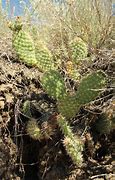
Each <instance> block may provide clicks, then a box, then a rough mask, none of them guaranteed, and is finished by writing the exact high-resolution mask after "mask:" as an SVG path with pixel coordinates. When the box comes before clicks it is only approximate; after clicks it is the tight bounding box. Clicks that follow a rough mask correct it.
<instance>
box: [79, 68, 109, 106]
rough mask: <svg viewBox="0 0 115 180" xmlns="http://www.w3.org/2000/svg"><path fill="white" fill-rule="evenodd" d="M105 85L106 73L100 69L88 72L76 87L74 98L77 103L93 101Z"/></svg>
mask: <svg viewBox="0 0 115 180" xmlns="http://www.w3.org/2000/svg"><path fill="white" fill-rule="evenodd" d="M105 86H106V75H105V73H104V72H102V71H97V72H93V73H90V74H89V75H87V76H86V77H84V78H83V79H82V80H81V82H80V85H79V87H78V90H77V93H76V98H77V101H78V103H79V104H81V105H82V104H86V103H89V102H90V101H93V100H94V99H95V98H96V97H97V96H98V95H99V94H100V92H102V90H103V89H104V88H105Z"/></svg>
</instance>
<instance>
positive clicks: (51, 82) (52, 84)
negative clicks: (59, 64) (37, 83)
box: [41, 70, 66, 99]
mask: <svg viewBox="0 0 115 180" xmlns="http://www.w3.org/2000/svg"><path fill="white" fill-rule="evenodd" d="M41 82H42V86H43V88H44V90H46V92H47V93H48V94H49V95H50V96H51V97H53V98H55V99H61V98H62V97H63V95H64V94H66V88H65V84H64V80H63V78H62V76H61V75H60V73H59V72H58V71H55V70H50V71H48V72H46V73H45V74H44V75H43V77H42V78H41Z"/></svg>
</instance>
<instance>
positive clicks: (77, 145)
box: [57, 115, 83, 166]
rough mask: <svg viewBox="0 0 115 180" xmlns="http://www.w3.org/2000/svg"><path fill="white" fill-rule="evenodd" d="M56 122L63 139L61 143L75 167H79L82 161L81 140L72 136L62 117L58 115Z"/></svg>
mask: <svg viewBox="0 0 115 180" xmlns="http://www.w3.org/2000/svg"><path fill="white" fill-rule="evenodd" d="M57 122H58V125H59V127H60V129H61V131H62V133H63V134H64V137H65V138H64V141H63V143H64V146H65V148H66V150H67V153H68V154H69V156H70V157H71V158H72V160H73V162H74V163H75V164H76V165H77V166H81V165H82V161H83V159H82V151H83V143H82V141H81V139H80V138H78V137H77V136H74V134H73V132H72V130H71V128H70V126H69V125H68V123H67V121H66V120H65V118H64V117H63V116H62V115H59V116H58V117H57Z"/></svg>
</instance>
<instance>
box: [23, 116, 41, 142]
mask: <svg viewBox="0 0 115 180" xmlns="http://www.w3.org/2000/svg"><path fill="white" fill-rule="evenodd" d="M26 131H27V134H28V135H29V136H30V137H31V138H33V139H35V140H40V139H41V130H40V128H39V127H38V124H37V121H36V120H35V119H31V120H29V121H28V123H27V127H26Z"/></svg>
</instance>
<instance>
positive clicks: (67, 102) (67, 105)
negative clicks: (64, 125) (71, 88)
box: [58, 95, 80, 119]
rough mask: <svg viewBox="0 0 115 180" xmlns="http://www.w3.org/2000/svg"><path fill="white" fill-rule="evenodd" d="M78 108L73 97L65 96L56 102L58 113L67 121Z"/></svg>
mask: <svg viewBox="0 0 115 180" xmlns="http://www.w3.org/2000/svg"><path fill="white" fill-rule="evenodd" d="M79 108H80V106H79V104H78V103H77V101H76V97H75V96H70V95H65V96H63V97H62V99H60V100H59V101H58V111H59V113H61V114H62V115H63V116H64V117H66V118H67V119H69V118H72V117H74V116H75V115H76V113H77V112H78V111H79Z"/></svg>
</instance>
